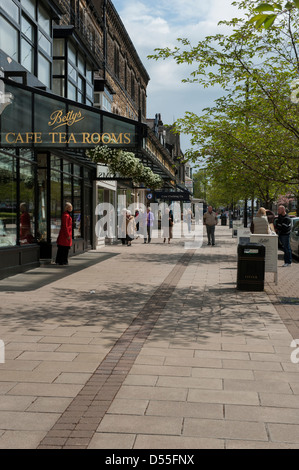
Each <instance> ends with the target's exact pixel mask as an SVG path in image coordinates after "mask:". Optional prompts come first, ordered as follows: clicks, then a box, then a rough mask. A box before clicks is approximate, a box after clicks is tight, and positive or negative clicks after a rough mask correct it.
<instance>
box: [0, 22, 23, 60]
mask: <svg viewBox="0 0 299 470" xmlns="http://www.w3.org/2000/svg"><path fill="white" fill-rule="evenodd" d="M0 49H2V50H3V51H4V52H6V54H7V55H9V56H10V57H11V58H12V59H14V60H15V61H17V62H18V60H19V31H18V30H17V29H16V28H15V27H14V26H12V24H11V23H9V22H8V21H7V20H6V19H5V18H3V16H0Z"/></svg>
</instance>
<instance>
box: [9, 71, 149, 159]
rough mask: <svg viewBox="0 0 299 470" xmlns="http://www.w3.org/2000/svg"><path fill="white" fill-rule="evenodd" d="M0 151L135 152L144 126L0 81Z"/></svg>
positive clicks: (47, 94)
mask: <svg viewBox="0 0 299 470" xmlns="http://www.w3.org/2000/svg"><path fill="white" fill-rule="evenodd" d="M1 80H3V82H4V86H5V90H4V97H6V98H7V100H8V101H7V103H6V104H5V106H3V105H2V113H1V115H0V130H1V133H0V145H1V147H2V148H22V147H23V148H34V149H42V150H45V149H46V150H51V149H55V148H56V149H61V150H63V149H72V150H78V151H80V150H87V149H89V148H94V147H95V146H97V145H100V144H105V145H109V147H120V148H124V149H127V150H130V149H131V150H132V151H134V149H135V150H136V149H137V148H138V147H139V145H140V139H141V138H142V136H143V135H144V130H143V128H144V127H145V125H144V124H142V123H140V122H138V121H133V120H130V119H127V118H124V117H122V116H116V115H114V114H111V113H107V112H106V111H102V110H99V109H97V108H94V107H91V106H86V105H83V104H80V103H77V102H75V101H71V100H68V99H65V98H62V97H59V96H57V95H53V94H51V93H48V92H45V91H42V90H37V89H36V88H31V87H27V86H25V85H21V84H18V83H15V82H13V81H12V80H9V79H1Z"/></svg>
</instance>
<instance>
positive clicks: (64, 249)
mask: <svg viewBox="0 0 299 470" xmlns="http://www.w3.org/2000/svg"><path fill="white" fill-rule="evenodd" d="M72 210H73V206H72V204H71V203H70V202H67V203H66V204H65V208H64V213H63V214H62V217H61V228H60V231H59V235H58V238H57V246H58V250H57V255H56V264H59V265H67V264H68V255H69V250H70V247H71V246H72V231H73V219H72V216H71V214H70V212H72Z"/></svg>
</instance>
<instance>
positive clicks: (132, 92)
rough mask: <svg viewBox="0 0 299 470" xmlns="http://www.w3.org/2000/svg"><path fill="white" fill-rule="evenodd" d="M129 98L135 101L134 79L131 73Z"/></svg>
mask: <svg viewBox="0 0 299 470" xmlns="http://www.w3.org/2000/svg"><path fill="white" fill-rule="evenodd" d="M131 98H132V100H133V101H135V79H134V75H133V73H132V74H131Z"/></svg>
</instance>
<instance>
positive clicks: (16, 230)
mask: <svg viewBox="0 0 299 470" xmlns="http://www.w3.org/2000/svg"><path fill="white" fill-rule="evenodd" d="M35 165H36V163H35V161H34V154H33V152H32V151H31V150H17V151H12V152H11V154H10V152H7V151H4V150H3V151H2V152H0V248H1V247H6V246H15V245H28V244H31V243H34V242H35V237H34V235H35V234H34V226H35Z"/></svg>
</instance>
